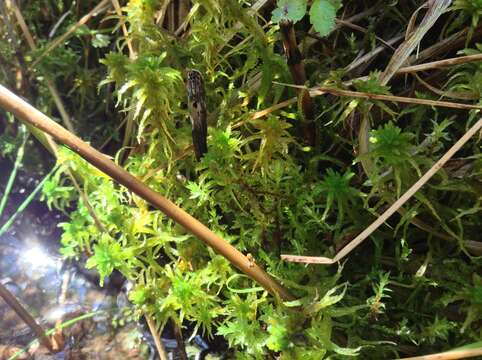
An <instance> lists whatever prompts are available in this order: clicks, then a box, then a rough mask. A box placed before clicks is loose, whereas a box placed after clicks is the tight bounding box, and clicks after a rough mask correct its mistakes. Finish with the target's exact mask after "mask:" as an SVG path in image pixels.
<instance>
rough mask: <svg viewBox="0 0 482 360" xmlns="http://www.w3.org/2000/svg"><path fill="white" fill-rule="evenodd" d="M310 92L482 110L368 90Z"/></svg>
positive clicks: (478, 106) (466, 105)
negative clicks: (367, 91)
mask: <svg viewBox="0 0 482 360" xmlns="http://www.w3.org/2000/svg"><path fill="white" fill-rule="evenodd" d="M310 93H311V94H313V95H315V96H316V95H323V94H326V93H329V94H332V95H336V96H349V97H355V98H362V99H370V100H381V101H393V102H399V103H405V104H416V105H427V106H438V107H446V108H452V109H477V110H482V106H480V105H471V104H461V103H456V102H450V101H439V100H427V99H418V98H412V97H405V96H394V95H382V94H373V93H366V92H358V91H350V90H341V89H333V88H329V87H318V88H315V89H312V90H311V91H310Z"/></svg>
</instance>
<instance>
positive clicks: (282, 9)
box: [271, 0, 306, 23]
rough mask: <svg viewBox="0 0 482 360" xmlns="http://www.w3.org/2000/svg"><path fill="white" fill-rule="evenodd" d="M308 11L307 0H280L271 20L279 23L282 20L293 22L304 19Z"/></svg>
mask: <svg viewBox="0 0 482 360" xmlns="http://www.w3.org/2000/svg"><path fill="white" fill-rule="evenodd" d="M305 13H306V0H279V1H278V7H277V8H276V9H274V10H273V13H272V17H271V21H273V22H274V23H279V22H280V21H282V20H291V21H293V22H297V21H300V20H301V19H303V16H305Z"/></svg>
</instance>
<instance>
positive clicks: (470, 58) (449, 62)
mask: <svg viewBox="0 0 482 360" xmlns="http://www.w3.org/2000/svg"><path fill="white" fill-rule="evenodd" d="M475 61H482V54H475V55H467V56H459V57H456V58H450V59H444V60H439V61H432V62H428V63H424V64H418V65H412V66H406V67H402V68H400V69H398V71H397V73H398V74H406V73H413V72H418V71H426V70H430V69H439V68H442V67H447V66H453V65H460V64H466V63H469V62H475Z"/></svg>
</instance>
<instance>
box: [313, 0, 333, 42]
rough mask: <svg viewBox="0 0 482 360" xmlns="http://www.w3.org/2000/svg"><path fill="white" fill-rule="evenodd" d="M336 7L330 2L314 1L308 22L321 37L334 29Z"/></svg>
mask: <svg viewBox="0 0 482 360" xmlns="http://www.w3.org/2000/svg"><path fill="white" fill-rule="evenodd" d="M336 10H337V8H336V6H335V5H334V4H333V3H332V2H331V1H330V0H315V1H313V4H312V5H311V9H310V22H311V24H312V25H313V26H314V28H315V30H316V31H317V32H319V33H320V35H321V36H326V35H328V34H329V33H330V32H331V31H332V30H333V29H334V28H335V16H336Z"/></svg>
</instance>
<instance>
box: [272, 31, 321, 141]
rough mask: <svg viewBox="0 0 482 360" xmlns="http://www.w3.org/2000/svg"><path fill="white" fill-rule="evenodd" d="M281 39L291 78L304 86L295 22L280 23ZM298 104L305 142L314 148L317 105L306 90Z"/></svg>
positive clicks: (304, 75)
mask: <svg viewBox="0 0 482 360" xmlns="http://www.w3.org/2000/svg"><path fill="white" fill-rule="evenodd" d="M280 30H281V37H282V39H283V48H284V51H285V55H286V61H287V63H288V67H289V69H290V72H291V77H292V78H293V82H294V83H295V84H296V85H304V84H305V82H306V73H305V66H304V64H303V57H302V56H301V52H300V50H299V49H298V45H297V43H296V35H295V31H294V28H293V22H291V21H282V22H280ZM298 104H300V107H301V111H302V113H303V119H302V122H301V130H302V134H303V138H304V140H305V142H306V143H307V144H308V145H310V146H314V145H315V142H316V127H315V124H314V119H315V104H314V102H313V100H312V99H311V96H310V93H309V92H308V91H306V90H304V89H299V90H298Z"/></svg>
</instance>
